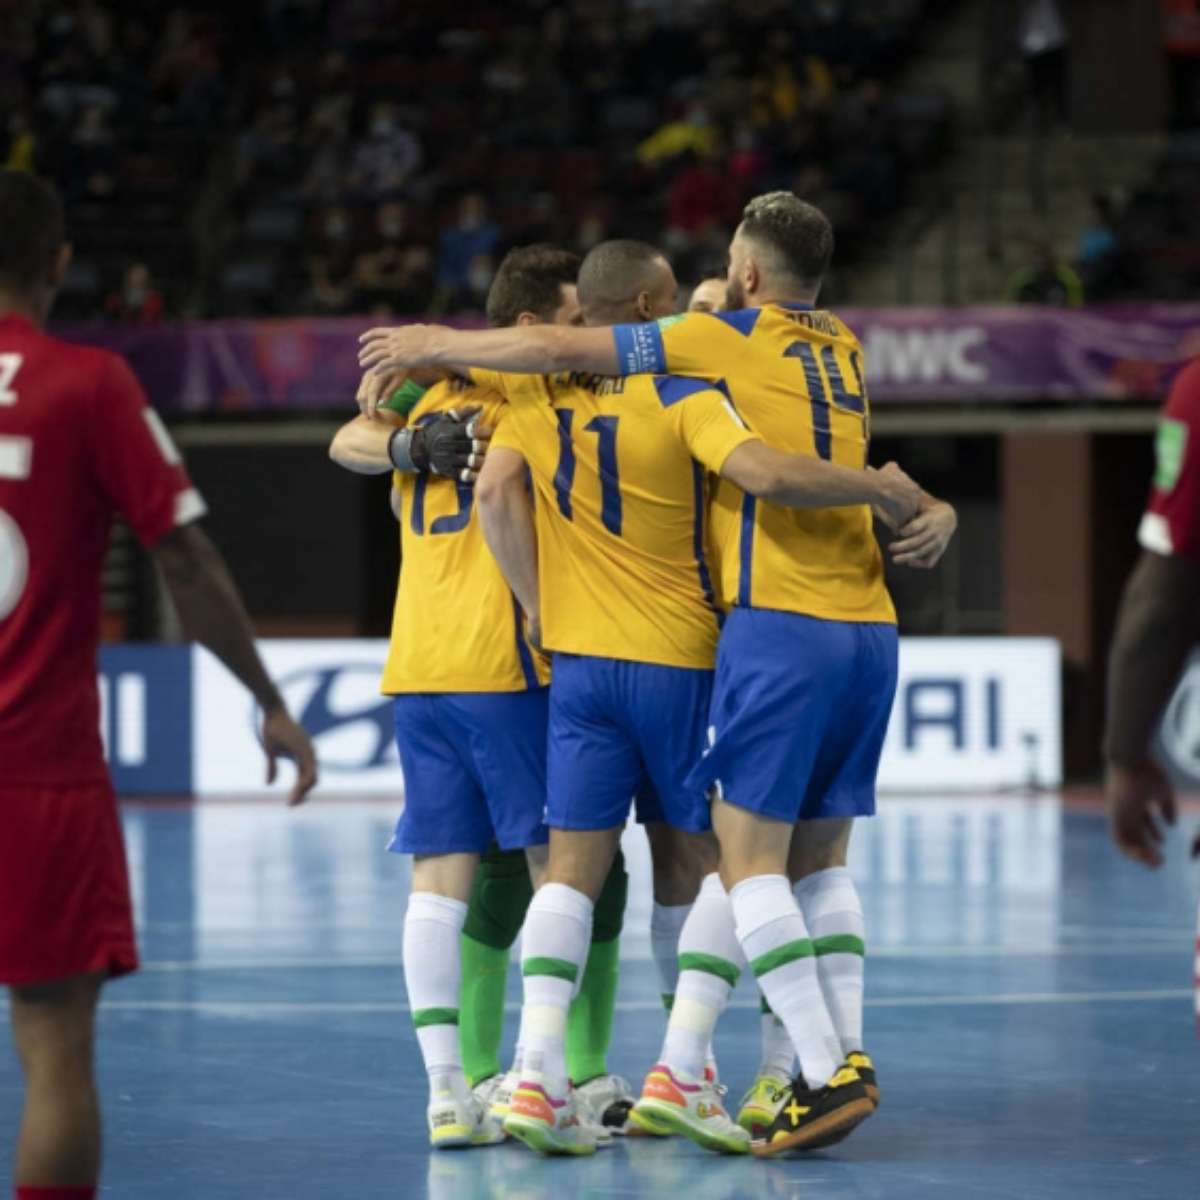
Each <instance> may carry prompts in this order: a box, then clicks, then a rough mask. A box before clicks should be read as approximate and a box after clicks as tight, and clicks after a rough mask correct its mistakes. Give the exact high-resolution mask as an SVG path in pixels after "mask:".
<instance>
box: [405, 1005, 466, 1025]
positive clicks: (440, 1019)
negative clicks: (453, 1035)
mask: <svg viewBox="0 0 1200 1200" xmlns="http://www.w3.org/2000/svg"><path fill="white" fill-rule="evenodd" d="M412 1023H413V1028H414V1029H424V1028H425V1026H426V1025H457V1024H458V1009H457V1008H418V1009H417V1010H416V1011H415V1012H414V1013H413V1015H412Z"/></svg>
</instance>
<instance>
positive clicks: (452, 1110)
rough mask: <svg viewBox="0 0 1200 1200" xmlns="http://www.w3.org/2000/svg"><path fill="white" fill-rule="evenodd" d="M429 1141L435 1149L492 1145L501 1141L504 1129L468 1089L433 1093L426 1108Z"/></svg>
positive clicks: (458, 1148) (457, 1148)
mask: <svg viewBox="0 0 1200 1200" xmlns="http://www.w3.org/2000/svg"><path fill="white" fill-rule="evenodd" d="M425 1115H426V1119H427V1120H428V1122H429V1144H430V1145H431V1146H432V1147H433V1148H434V1149H435V1150H461V1149H463V1148H464V1147H466V1146H494V1145H495V1144H496V1143H497V1142H502V1141H504V1130H503V1129H502V1128H501V1126H500V1122H499V1121H497V1120H495V1119H494V1118H493V1117H492V1116H491V1114H490V1113H489V1112H488V1110H487V1109H486V1108H484V1106H483V1105H482V1103H480V1101H479V1099H478V1098H477V1097H476V1096H475V1095H474V1094H473V1093H471V1092H468V1093H467V1094H466V1095H465V1096H460V1095H456V1094H455V1093H454V1092H453V1091H438V1092H435V1093H434V1094H433V1097H432V1099H431V1100H430V1101H429V1108H428V1109H427V1110H426V1114H425Z"/></svg>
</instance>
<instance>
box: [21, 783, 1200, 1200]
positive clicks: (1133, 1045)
mask: <svg viewBox="0 0 1200 1200" xmlns="http://www.w3.org/2000/svg"><path fill="white" fill-rule="evenodd" d="M1196 815H1197V812H1196V810H1195V809H1194V808H1192V809H1191V810H1190V812H1189V815H1188V816H1187V817H1186V818H1185V819H1184V821H1183V822H1182V824H1183V825H1184V826H1186V827H1189V828H1190V826H1192V825H1194V824H1195V821H1196ZM124 816H125V828H126V834H127V840H128V847H129V856H130V863H131V869H132V875H133V882H134V889H135V894H136V902H137V915H138V921H139V926H140V929H141V944H142V952H143V956H144V960H145V965H144V969H143V971H142V972H141V973H140V974H138V975H136V976H134V977H132V978H130V979H127V980H122V981H120V982H117V983H115V984H113V985H112V986H111V987H109V988H108V989H107V992H106V1000H105V1003H104V1007H103V1010H102V1017H101V1022H100V1030H101V1039H102V1041H101V1051H100V1070H101V1079H102V1086H103V1089H104V1107H105V1117H106V1135H107V1160H106V1168H105V1179H104V1185H103V1188H102V1195H104V1196H112V1197H120V1200H199V1198H201V1197H203V1198H204V1200H251V1198H253V1200H317V1198H318V1197H319V1198H321V1200H352V1198H353V1200H401V1198H404V1200H410V1198H411V1200H421V1198H424V1197H429V1198H430V1200H474V1198H476V1197H486V1198H491V1197H497V1198H501V1197H503V1198H511V1200H534V1198H538V1200H540V1198H542V1197H546V1198H550V1197H554V1198H556V1200H557V1198H558V1197H575V1196H578V1197H582V1198H588V1197H601V1196H616V1197H642V1196H646V1197H651V1196H653V1197H676V1196H679V1195H681V1194H682V1193H684V1192H686V1194H687V1195H688V1197H689V1200H724V1198H726V1197H748V1198H750V1197H753V1198H759V1197H762V1198H767V1197H780V1198H784V1197H786V1198H789V1200H792V1198H808V1197H812V1198H813V1200H850V1198H853V1200H875V1198H880V1200H917V1198H921V1200H950V1198H954V1200H958V1198H965V1197H971V1198H978V1200H1000V1198H1008V1197H1012V1198H1013V1200H1018V1198H1019V1200H1059V1198H1064V1200H1065V1198H1066V1197H1071V1198H1072V1200H1097V1198H1102V1197H1121V1198H1123V1200H1125V1198H1129V1200H1160V1198H1175V1197H1179V1198H1181V1200H1182V1198H1185V1197H1186V1198H1193V1200H1194V1198H1196V1197H1200V1045H1198V1043H1197V1040H1196V1033H1195V1022H1194V1012H1193V1001H1192V989H1191V979H1192V973H1193V958H1194V939H1195V914H1196V902H1195V890H1194V882H1195V880H1194V874H1193V868H1192V866H1191V865H1190V864H1189V863H1188V861H1187V855H1186V847H1185V840H1186V839H1185V838H1184V837H1183V836H1182V835H1179V836H1177V838H1176V839H1175V842H1174V844H1173V845H1172V851H1171V858H1170V862H1169V864H1168V866H1167V867H1166V868H1165V869H1164V870H1163V871H1162V872H1160V873H1158V874H1151V873H1149V872H1147V871H1144V870H1142V869H1140V868H1136V867H1134V866H1133V865H1132V864H1129V863H1126V862H1125V861H1124V860H1121V859H1119V858H1118V857H1117V855H1116V854H1115V852H1114V851H1112V850H1111V849H1110V847H1109V844H1108V841H1107V835H1106V831H1105V827H1104V823H1103V821H1102V819H1101V817H1100V815H1099V814H1098V813H1097V812H1096V811H1095V810H1094V808H1091V807H1089V806H1088V805H1087V804H1086V803H1084V804H1080V803H1076V802H1073V801H1071V802H1065V803H1064V801H1063V800H1062V799H1061V798H1059V797H1057V796H1043V797H1037V798H1021V797H986V796H979V797H970V798H957V799H932V800H924V801H917V800H912V799H904V798H896V797H889V798H884V799H883V800H882V801H881V815H880V816H879V817H878V818H877V819H875V820H874V821H872V822H865V823H863V824H862V826H861V828H860V830H859V832H858V833H857V834H856V842H855V845H854V848H853V849H854V853H853V866H854V868H855V873H856V876H857V878H858V880H859V882H860V885H861V887H862V891H863V896H864V901H865V904H866V908H867V934H868V943H867V944H868V960H867V962H868V966H867V970H868V977H867V991H868V1001H867V1003H868V1011H867V1047H868V1049H869V1050H870V1051H871V1052H872V1053H873V1054H874V1056H875V1059H876V1063H877V1065H878V1068H879V1072H880V1083H881V1087H882V1089H883V1103H882V1106H881V1108H880V1109H879V1112H878V1113H877V1114H876V1115H875V1116H874V1117H873V1118H872V1119H871V1120H870V1121H869V1122H867V1123H866V1124H865V1125H864V1126H863V1127H862V1128H861V1129H860V1130H859V1131H858V1132H857V1133H856V1134H855V1135H854V1136H853V1137H852V1138H851V1139H850V1140H849V1141H847V1142H845V1143H843V1144H842V1145H841V1146H839V1147H836V1148H835V1149H833V1150H830V1151H827V1152H825V1153H822V1154H817V1155H812V1156H809V1157H808V1158H806V1159H791V1160H787V1161H766V1162H762V1161H755V1160H750V1159H723V1158H718V1157H716V1156H713V1155H709V1154H706V1153H705V1152H703V1151H702V1150H700V1149H698V1148H696V1147H694V1146H693V1145H691V1144H690V1143H688V1142H679V1141H671V1142H650V1141H637V1142H632V1141H631V1142H625V1143H620V1142H619V1143H618V1144H617V1145H616V1146H615V1147H614V1148H613V1149H611V1150H608V1151H602V1152H601V1153H599V1154H597V1155H596V1156H595V1157H594V1158H592V1159H585V1160H577V1161H553V1162H550V1161H546V1160H540V1159H537V1158H535V1157H534V1156H533V1155H532V1154H531V1153H530V1152H529V1151H527V1150H525V1149H524V1148H523V1147H520V1146H516V1145H506V1146H502V1147H496V1148H491V1149H483V1150H475V1151H469V1152H458V1153H453V1154H450V1153H444V1154H440V1155H437V1156H434V1155H431V1154H430V1153H429V1151H428V1149H427V1146H426V1141H425V1129H424V1104H425V1093H424V1077H423V1072H422V1071H421V1067H420V1061H419V1058H418V1054H417V1046H416V1040H415V1038H414V1036H413V1033H412V1030H411V1027H410V1026H409V1024H408V1019H407V1012H406V1008H405V1003H404V987H403V979H402V974H401V968H400V947H401V919H402V915H403V911H404V903H405V895H406V891H407V886H408V865H407V862H406V861H405V860H403V859H400V858H397V857H395V856H392V855H388V854H386V853H385V852H384V846H385V844H386V842H387V837H388V834H389V832H390V827H391V824H392V818H393V812H392V808H391V806H389V805H385V804H380V803H378V802H371V801H365V800H355V799H328V800H326V799H318V800H317V801H315V802H314V803H312V804H311V805H309V806H308V807H305V808H302V809H299V810H294V811H289V810H287V809H286V808H284V807H283V806H282V804H281V803H280V802H269V803H268V802H262V801H249V800H247V801H237V802H234V801H221V802H207V803H199V804H195V805H171V804H163V805H148V804H129V805H127V806H126V808H125V810H124ZM626 842H627V853H628V855H629V858H630V864H631V873H632V875H633V880H632V884H631V888H630V896H631V901H630V908H629V912H628V914H627V917H626V936H625V938H624V942H623V953H624V959H625V964H624V969H623V974H622V978H621V988H620V997H619V1012H618V1020H617V1027H616V1035H615V1041H614V1048H613V1053H612V1056H611V1060H610V1068H611V1069H613V1070H615V1071H617V1072H619V1073H621V1074H624V1075H626V1076H627V1077H628V1078H630V1079H631V1080H633V1081H635V1082H640V1078H641V1074H642V1072H643V1071H644V1070H645V1068H646V1067H647V1066H648V1065H649V1064H651V1063H652V1061H653V1058H654V1055H655V1053H656V1052H657V1049H658V1045H659V1041H660V1038H661V1034H662V1028H663V1016H662V1013H661V1009H660V1006H659V1001H658V997H657V991H658V987H657V982H656V979H655V975H654V969H653V965H652V963H651V961H650V958H649V946H648V939H647V925H648V921H649V905H650V900H649V886H648V875H647V869H648V868H647V858H646V851H645V844H644V840H642V839H641V835H640V833H636V832H635V833H632V834H631V835H629V836H628V837H627V839H626ZM516 984H517V980H516V977H515V974H514V975H513V976H512V977H511V979H510V985H511V989H512V990H511V991H510V1001H513V1002H515V1000H516V997H517V991H516ZM513 1023H514V1021H513V1020H510V1027H511V1025H512V1024H513ZM757 1031H758V1011H757V1000H756V998H755V995H754V993H753V991H752V989H751V987H750V986H749V985H748V984H747V982H746V981H745V980H744V981H743V983H742V984H741V985H740V986H739V989H738V992H737V994H736V997H735V1004H734V1007H733V1009H732V1010H731V1011H730V1012H729V1013H728V1014H727V1016H726V1018H725V1020H724V1022H723V1024H722V1027H721V1028H720V1030H719V1034H718V1047H717V1052H718V1059H719V1062H720V1066H721V1073H722V1076H723V1077H724V1078H725V1079H726V1081H727V1082H728V1083H729V1084H730V1088H731V1093H730V1101H731V1103H736V1100H737V1097H738V1096H739V1095H740V1092H741V1089H742V1088H743V1087H745V1085H746V1083H747V1082H748V1080H749V1076H750V1075H751V1074H752V1072H753V1069H754V1067H755V1065H756V1063H757ZM510 1035H511V1028H510ZM18 1097H19V1092H18V1083H17V1077H16V1070H15V1065H14V1062H13V1058H12V1048H11V1044H10V1041H9V1037H8V1033H7V1025H6V1024H5V1026H4V1032H3V1033H0V1131H2V1133H3V1137H4V1139H5V1141H4V1146H5V1148H4V1149H2V1150H0V1156H2V1157H0V1161H4V1160H6V1159H7V1158H8V1152H7V1139H8V1137H9V1135H10V1134H11V1131H12V1130H13V1129H14V1126H15V1122H16V1116H17V1110H18ZM6 1174H7V1169H5V1170H4V1171H0V1187H3V1186H5V1185H6V1180H5V1176H6Z"/></svg>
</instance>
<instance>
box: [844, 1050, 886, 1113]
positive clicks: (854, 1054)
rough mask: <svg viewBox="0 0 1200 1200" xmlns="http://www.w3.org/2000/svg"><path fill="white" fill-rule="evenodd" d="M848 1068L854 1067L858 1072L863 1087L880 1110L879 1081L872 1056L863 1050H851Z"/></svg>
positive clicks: (847, 1057)
mask: <svg viewBox="0 0 1200 1200" xmlns="http://www.w3.org/2000/svg"><path fill="white" fill-rule="evenodd" d="M846 1066H848V1067H853V1068H854V1069H855V1070H856V1071H857V1072H858V1077H859V1079H861V1080H862V1081H863V1087H865V1088H866V1089H867V1095H868V1096H870V1097H871V1103H872V1104H873V1105H875V1107H876V1108H878V1107H879V1081H878V1080H877V1079H876V1078H875V1064H874V1063H873V1062H872V1061H871V1056H870V1055H869V1054H867V1053H865V1052H864V1051H862V1050H851V1051H850V1053H849V1054H847V1055H846Z"/></svg>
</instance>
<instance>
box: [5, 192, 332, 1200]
mask: <svg viewBox="0 0 1200 1200" xmlns="http://www.w3.org/2000/svg"><path fill="white" fill-rule="evenodd" d="M69 258H70V251H69V248H68V247H67V246H66V244H65V241H64V226H63V214H62V207H61V205H60V203H59V200H58V198H57V196H56V195H55V194H54V192H53V190H52V189H51V188H50V187H49V186H48V185H47V184H45V183H43V182H42V181H41V180H38V179H36V178H35V177H34V176H32V175H29V174H25V173H21V172H17V171H8V170H5V171H0V984H6V985H8V987H9V989H10V993H11V1001H12V1027H13V1037H14V1041H15V1043H16V1048H17V1053H18V1055H19V1057H20V1060H21V1066H22V1070H23V1072H24V1077H25V1108H24V1114H23V1118H22V1123H21V1131H20V1136H19V1139H18V1143H17V1152H16V1169H15V1184H16V1191H15V1196H16V1197H17V1198H18V1200H35V1198H36V1200H85V1198H88V1197H92V1196H94V1195H95V1188H96V1179H97V1176H98V1174H99V1166H100V1115H99V1106H98V1102H97V1097H96V1090H95V1084H94V1081H93V1075H92V1059H93V1026H94V1014H95V1008H96V1002H97V999H98V997H99V993H100V988H101V985H102V984H103V982H104V980H105V979H106V978H108V977H109V976H113V975H120V974H124V973H126V972H129V971H132V970H134V969H135V968H136V967H137V949H136V945H135V941H134V932H133V919H132V911H131V904H130V897H129V884H128V880H127V875H126V865H125V852H124V846H123V842H122V838H121V829H120V824H119V821H118V816H117V806H116V800H115V797H114V795H113V791H112V785H111V783H110V782H109V778H108V773H107V770H106V768H105V765H104V759H103V754H102V747H101V740H100V710H99V696H98V694H97V688H96V650H97V645H98V642H99V636H100V572H101V567H102V564H103V560H104V554H105V550H106V548H107V546H108V540H109V533H110V526H111V524H112V519H113V516H114V514H115V513H117V512H119V513H121V514H122V515H123V516H124V517H125V519H126V520H127V521H128V522H129V524H130V525H131V526H132V527H133V529H134V532H135V533H136V534H137V535H138V537H139V538H140V539H141V541H142V542H143V544H144V545H146V546H148V547H150V548H151V550H152V552H153V554H154V558H155V561H156V562H157V563H158V565H159V567H160V568H161V570H162V572H163V575H164V577H165V579H166V581H167V584H168V587H169V588H170V591H171V594H172V596H173V598H174V600H175V603H176V605H177V607H178V609H179V614H180V617H181V619H182V621H183V624H184V627H185V629H186V630H187V631H188V633H189V634H190V635H191V636H192V637H194V638H195V639H196V640H197V641H199V642H201V643H203V644H204V645H205V646H207V647H208V648H209V649H210V650H211V651H212V652H213V653H214V654H216V655H217V657H218V658H220V659H221V660H222V661H223V662H224V663H225V665H226V666H227V667H229V669H230V670H231V671H233V673H234V674H235V675H236V676H237V677H238V678H239V679H240V680H241V681H242V682H243V683H244V684H245V685H246V686H247V687H248V688H249V689H250V690H251V691H252V692H253V694H254V696H255V698H256V699H257V700H258V702H259V704H260V705H262V708H263V711H264V713H265V714H266V715H265V718H264V721H263V731H262V732H263V746H264V749H265V752H266V755H267V760H268V779H273V778H274V775H275V763H276V758H277V756H281V755H282V756H285V757H289V758H293V759H294V760H295V761H296V763H297V766H298V773H297V778H296V783H295V786H294V787H293V789H292V793H291V801H292V803H299V802H300V801H301V800H302V799H303V798H304V796H305V794H306V793H307V791H308V790H309V789H310V788H311V787H312V786H313V784H314V783H315V782H316V764H315V760H314V757H313V750H312V745H311V743H310V742H309V740H308V737H307V736H306V734H305V733H304V731H303V730H302V729H301V728H300V727H299V726H298V725H297V724H295V722H294V721H292V719H291V718H290V717H289V716H288V713H287V710H286V708H285V707H284V705H283V702H282V700H281V699H280V697H279V693H278V692H277V691H276V689H275V687H274V685H273V684H272V683H271V680H270V678H269V677H268V676H267V673H266V671H265V669H264V668H263V665H262V662H261V661H260V659H259V657H258V654H257V652H256V650H255V648H254V641H253V634H252V631H251V628H250V622H249V618H248V617H247V615H246V611H245V608H244V607H243V605H242V602H241V598H240V597H239V595H238V593H237V589H236V587H235V586H234V583H233V581H232V580H231V579H230V577H229V574H228V572H227V571H226V570H225V566H224V564H223V562H222V560H221V557H220V555H219V554H218V552H217V551H216V549H215V548H214V547H213V545H212V544H211V542H209V541H208V539H207V538H206V537H205V536H204V534H203V533H201V532H200V530H199V529H198V528H197V527H196V526H195V524H194V522H195V521H196V520H197V519H198V518H199V517H201V516H202V515H203V514H204V512H205V506H204V501H203V500H202V499H201V497H200V495H199V493H198V492H197V491H196V490H195V488H194V487H193V486H192V484H191V482H190V480H189V479H188V476H187V473H186V472H185V470H184V467H183V463H182V460H181V459H180V457H179V453H178V451H177V450H176V449H175V447H174V445H173V443H172V442H171V439H170V436H169V435H168V433H167V431H166V429H165V427H164V426H163V424H162V422H161V421H160V420H159V418H158V416H157V414H156V413H155V412H154V411H153V409H151V408H149V407H148V406H147V404H146V400H145V397H144V395H143V394H142V390H141V388H140V387H139V386H138V383H137V381H136V380H135V379H134V377H133V375H132V373H131V372H130V371H129V368H128V367H127V366H126V365H125V363H124V362H123V361H122V360H121V359H120V358H118V357H116V356H115V355H113V354H110V353H108V352H106V351H102V350H95V349H88V348H84V347H80V346H72V345H69V344H67V343H64V342H60V341H57V340H55V339H54V338H51V337H48V336H47V335H46V334H45V333H43V332H42V331H41V328H40V327H41V325H42V323H43V321H44V320H45V318H46V316H47V314H48V313H49V311H50V307H51V304H52V303H53V300H54V295H55V292H56V290H57V288H58V285H59V284H60V283H61V281H62V278H63V274H64V272H65V270H66V267H67V263H68V261H69Z"/></svg>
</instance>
